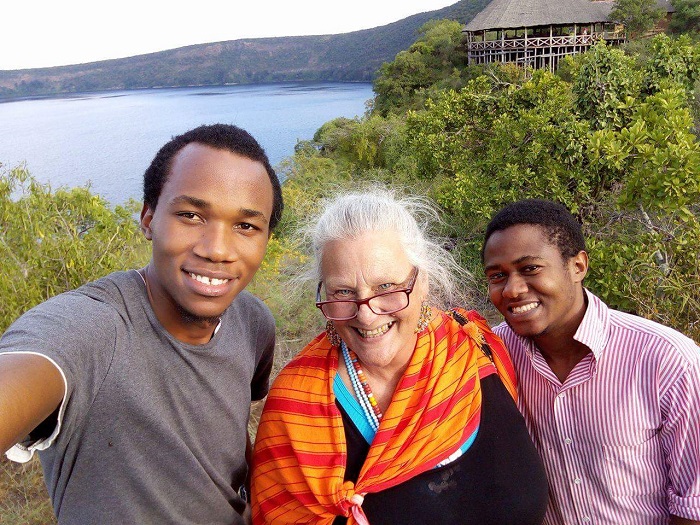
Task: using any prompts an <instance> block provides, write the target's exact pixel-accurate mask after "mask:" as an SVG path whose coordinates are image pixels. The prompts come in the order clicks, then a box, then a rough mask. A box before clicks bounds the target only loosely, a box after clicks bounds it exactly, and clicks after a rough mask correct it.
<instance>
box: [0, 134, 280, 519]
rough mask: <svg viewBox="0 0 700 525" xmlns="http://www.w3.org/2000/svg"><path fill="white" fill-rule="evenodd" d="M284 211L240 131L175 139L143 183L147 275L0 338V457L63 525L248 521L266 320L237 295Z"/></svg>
mask: <svg viewBox="0 0 700 525" xmlns="http://www.w3.org/2000/svg"><path fill="white" fill-rule="evenodd" d="M281 213H282V196H281V190H280V185H279V181H278V179H277V177H276V175H275V172H274V170H273V169H272V167H271V166H270V163H269V160H268V158H267V156H266V155H265V152H264V151H263V150H262V148H261V147H260V146H259V144H258V143H257V142H256V141H255V139H254V138H253V137H251V136H250V135H249V134H248V133H247V132H245V131H244V130H242V129H240V128H237V127H235V126H229V125H221V124H216V125H211V126H201V127H199V128H196V129H193V130H191V131H189V132H187V133H184V134H183V135H179V136H177V137H175V138H173V139H172V140H171V141H170V142H168V143H167V144H166V145H165V146H163V147H162V148H161V149H160V151H159V152H158V154H157V155H156V157H155V158H154V160H153V162H152V163H151V166H150V167H149V168H148V169H147V170H146V173H145V175H144V205H143V210H142V212H141V222H140V223H141V229H142V231H143V233H144V235H145V236H146V238H147V239H149V240H150V241H151V242H152V258H151V261H150V262H149V264H148V265H147V266H146V267H145V268H142V269H140V270H131V271H129V272H117V273H114V274H111V275H109V276H107V277H104V278H102V279H99V280H97V281H95V282H93V283H88V284H86V285H84V286H82V287H80V288H78V289H77V290H74V291H72V292H67V293H64V294H61V295H59V296H57V297H54V298H52V299H50V300H48V301H46V302H45V303H42V304H40V305H39V306H37V307H35V308H33V309H32V310H30V311H29V312H27V313H25V314H24V315H23V316H22V317H20V318H19V319H18V320H17V321H16V322H15V323H14V324H13V325H12V326H11V327H10V328H9V329H8V330H7V332H6V333H5V334H4V335H3V337H2V339H0V385H2V388H0V451H2V452H4V451H7V450H8V449H9V452H8V453H7V455H8V457H10V458H11V459H15V460H18V461H27V460H28V459H29V458H30V457H31V456H32V454H33V453H34V451H39V455H40V457H41V461H42V465H43V468H44V474H45V479H46V483H47V487H48V489H49V495H50V496H51V499H52V502H53V506H54V511H55V512H56V515H57V517H58V521H59V523H60V524H61V525H67V524H81V525H82V524H86V523H99V524H101V525H104V524H107V525H109V524H125V523H134V524H136V523H138V524H149V523H153V524H161V523H188V524H195V523H201V524H222V525H224V524H227V525H228V524H232V523H245V520H244V518H243V514H244V511H245V509H246V503H245V501H244V499H243V498H242V497H241V496H240V495H239V489H240V487H241V486H243V485H244V483H245V478H246V474H247V452H248V451H249V449H250V443H249V439H248V434H247V420H248V414H249V411H250V401H251V400H255V399H261V398H263V397H264V396H265V395H266V393H267V387H268V379H269V375H270V370H271V366H272V358H273V350H274V320H273V318H272V315H271V314H270V312H269V310H268V309H267V307H266V306H265V305H264V304H263V303H262V302H261V301H259V300H258V299H256V298H255V297H253V296H252V295H251V294H249V293H247V292H245V291H244V288H245V287H246V285H247V284H248V283H249V282H250V280H251V279H252V277H253V275H254V274H255V272H256V271H257V269H258V267H259V266H260V263H261V262H262V259H263V257H264V255H265V250H266V247H267V241H268V238H269V236H270V233H271V231H272V229H273V228H274V226H275V225H276V224H277V222H278V221H279V219H280V217H281ZM13 445H14V446H13Z"/></svg>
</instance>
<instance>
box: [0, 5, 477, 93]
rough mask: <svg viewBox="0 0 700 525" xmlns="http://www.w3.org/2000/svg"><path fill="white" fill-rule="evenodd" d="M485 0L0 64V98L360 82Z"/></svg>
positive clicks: (469, 14) (467, 17)
mask: <svg viewBox="0 0 700 525" xmlns="http://www.w3.org/2000/svg"><path fill="white" fill-rule="evenodd" d="M488 2H489V0H462V1H460V2H457V3H455V4H453V5H451V6H448V7H445V8H443V9H439V10H436V11H430V12H426V13H420V14H416V15H413V16H410V17H408V18H405V19H403V20H400V21H398V22H394V23H391V24H388V25H385V26H380V27H375V28H373V29H365V30H362V31H354V32H352V33H344V34H339V35H321V36H301V37H278V38H255V39H242V40H230V41H225V42H214V43H210V44H199V45H193V46H187V47H182V48H178V49H172V50H168V51H161V52H158V53H149V54H146V55H138V56H134V57H129V58H120V59H114V60H104V61H100V62H91V63H88V64H79V65H72V66H59V67H50V68H38V69H23V70H12V71H0V99H1V98H6V99H7V98H15V97H32V96H42V95H55V94H60V93H78V92H88V91H107V90H120V89H142V88H154V87H180V86H212V85H213V86H216V85H225V84H259V83H267V82H288V81H317V82H318V81H321V82H324V81H328V82H360V81H363V82H367V81H372V80H373V79H374V75H375V73H376V71H377V69H379V67H380V66H381V65H382V64H383V63H384V62H389V61H391V60H393V59H394V57H395V56H396V54H397V53H398V52H399V51H402V50H404V49H407V48H408V47H409V46H410V45H411V44H412V43H413V42H414V41H415V39H416V37H417V36H418V29H419V28H420V27H421V26H422V25H423V24H425V23H426V22H428V21H429V20H434V19H444V18H447V19H451V20H458V21H460V22H462V23H466V22H468V21H469V20H471V19H472V18H473V17H474V16H475V15H476V14H477V13H478V12H479V11H480V10H481V9H483V7H484V6H485V5H486V4H487V3H488Z"/></svg>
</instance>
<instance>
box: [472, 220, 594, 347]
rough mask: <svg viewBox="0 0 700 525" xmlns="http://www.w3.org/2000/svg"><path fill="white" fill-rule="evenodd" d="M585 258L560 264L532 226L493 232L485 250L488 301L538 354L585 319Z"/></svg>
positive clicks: (558, 254)
mask: <svg viewBox="0 0 700 525" xmlns="http://www.w3.org/2000/svg"><path fill="white" fill-rule="evenodd" d="M587 271H588V256H587V255H586V252H584V251H581V252H579V253H578V254H577V255H575V256H574V257H571V258H570V259H568V260H564V259H563V258H562V255H561V251H560V250H559V248H558V247H557V246H556V245H554V244H552V242H551V241H550V240H549V239H548V238H547V236H546V235H545V230H543V229H542V228H541V227H539V226H536V225H532V224H519V225H516V226H511V227H509V228H506V229H505V230H500V231H496V232H494V233H493V234H492V235H491V237H489V240H488V241H487V243H486V246H485V247H484V272H485V273H486V278H487V279H488V284H489V298H490V299H491V302H492V303H493V304H494V305H495V306H496V308H498V310H499V311H500V312H501V314H503V317H504V318H505V320H506V322H507V323H508V325H509V326H510V327H511V328H512V329H513V330H514V331H515V332H516V333H517V334H519V335H522V336H525V337H531V338H533V339H534V340H535V343H536V344H537V345H538V346H540V348H542V346H541V344H542V343H546V341H547V339H548V338H558V337H573V335H574V333H575V332H576V329H577V328H578V325H579V324H580V323H581V319H582V318H583V314H584V313H585V309H586V306H585V302H584V291H583V286H582V282H583V278H584V277H585V276H586V272H587Z"/></svg>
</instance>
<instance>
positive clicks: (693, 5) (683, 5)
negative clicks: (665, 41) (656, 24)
mask: <svg viewBox="0 0 700 525" xmlns="http://www.w3.org/2000/svg"><path fill="white" fill-rule="evenodd" d="M671 5H672V6H673V8H674V9H675V10H676V12H675V13H673V16H672V17H671V23H670V25H669V29H670V30H671V31H672V32H674V33H683V32H685V31H696V32H699V31H700V0H671Z"/></svg>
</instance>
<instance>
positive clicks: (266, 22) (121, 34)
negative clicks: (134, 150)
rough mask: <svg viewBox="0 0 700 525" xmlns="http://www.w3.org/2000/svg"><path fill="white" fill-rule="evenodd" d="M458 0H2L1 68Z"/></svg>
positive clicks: (367, 22)
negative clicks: (194, 0) (108, 0)
mask: <svg viewBox="0 0 700 525" xmlns="http://www.w3.org/2000/svg"><path fill="white" fill-rule="evenodd" d="M455 3H457V0H351V1H347V0H345V1H337V0H322V1H321V0H318V1H317V0H243V1H237V0H226V1H223V0H199V1H197V2H180V1H178V0H168V1H164V0H120V1H118V2H97V1H95V0H89V1H88V0H66V1H64V2H56V1H47V0H40V1H37V0H24V1H8V2H4V5H3V7H2V20H3V23H2V28H1V29H0V70H6V69H24V68H34V67H48V66H61V65H67V64H81V63H85V62H94V61H97V60H104V59H109V58H123V57H128V56H134V55H140V54H144V53H151V52H155V51H163V50H166V49H174V48H177V47H182V46H187V45H191V44H203V43H208V42H219V41H222V40H236V39H239V38H261V37H271V36H298V35H325V34H337V33H348V32H350V31H357V30H360V29H369V28H372V27H377V26H381V25H385V24H389V23H391V22H396V21H397V20H401V19H402V18H406V17H407V16H411V15H414V14H416V13H422V12H425V11H433V10H436V9H441V8H443V7H446V6H448V5H453V4H455Z"/></svg>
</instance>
